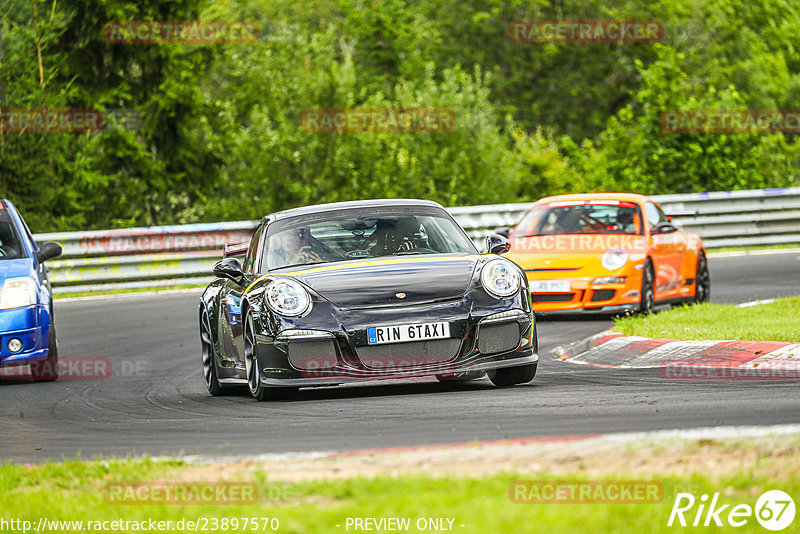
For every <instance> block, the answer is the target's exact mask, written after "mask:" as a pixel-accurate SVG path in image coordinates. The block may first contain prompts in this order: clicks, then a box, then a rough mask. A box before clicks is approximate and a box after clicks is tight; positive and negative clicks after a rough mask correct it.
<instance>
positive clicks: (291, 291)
mask: <svg viewBox="0 0 800 534" xmlns="http://www.w3.org/2000/svg"><path fill="white" fill-rule="evenodd" d="M265 298H266V301H267V305H268V306H269V307H270V308H271V309H272V311H274V312H275V313H278V314H280V315H284V316H286V317H297V316H299V315H303V314H304V313H306V312H307V311H308V310H310V309H311V296H310V295H309V294H308V291H306V288H305V287H303V284H301V283H300V282H297V281H295V280H292V279H290V278H281V279H278V280H275V281H274V282H272V283H271V284H270V285H269V286H268V287H267V291H266V297H265Z"/></svg>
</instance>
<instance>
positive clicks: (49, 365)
mask: <svg viewBox="0 0 800 534" xmlns="http://www.w3.org/2000/svg"><path fill="white" fill-rule="evenodd" d="M51 317H52V316H51ZM47 352H48V355H47V359H46V360H42V361H40V362H33V363H31V377H32V378H33V379H34V380H35V381H36V382H52V381H54V380H57V379H58V339H57V338H56V327H55V326H54V325H53V324H51V325H50V341H49V343H48V351H47Z"/></svg>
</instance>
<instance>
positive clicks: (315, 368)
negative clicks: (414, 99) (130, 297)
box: [200, 200, 539, 400]
mask: <svg viewBox="0 0 800 534" xmlns="http://www.w3.org/2000/svg"><path fill="white" fill-rule="evenodd" d="M508 248H509V245H508V241H507V240H506V239H505V238H504V237H502V236H499V235H496V234H495V235H490V236H489V237H488V238H487V250H488V251H489V253H487V254H480V253H479V252H478V250H477V249H476V248H475V245H474V244H473V243H472V241H471V240H470V239H469V237H468V236H467V235H466V233H465V232H464V230H463V229H462V228H461V227H460V226H459V225H458V224H457V223H456V222H455V221H454V220H453V218H452V217H451V216H450V214H449V213H447V211H445V209H444V208H443V207H442V206H441V205H439V204H437V203H435V202H431V201H423V200H367V201H356V202H340V203H335V204H324V205H319V206H309V207H302V208H296V209H291V210H287V211H282V212H278V213H274V214H272V215H268V216H266V217H265V218H264V220H263V221H262V222H261V223H260V224H259V226H258V228H257V229H256V230H255V233H254V234H253V238H252V240H251V241H250V244H249V246H248V245H244V244H243V245H239V246H234V247H226V250H225V256H226V257H225V258H224V259H223V260H222V261H220V262H219V263H217V264H216V265H215V267H214V274H215V275H216V276H217V278H216V279H215V280H214V281H213V282H211V284H209V286H208V287H207V288H206V290H205V292H204V293H203V297H202V300H201V302H200V339H201V344H202V353H203V370H204V374H205V380H206V385H207V386H208V390H209V392H210V393H211V394H212V395H220V394H223V393H224V392H225V390H226V388H227V387H228V386H230V385H233V384H237V383H241V384H244V383H247V385H248V387H249V389H250V392H251V393H252V395H253V396H254V397H255V398H256V399H258V400H266V399H285V398H290V397H292V396H294V395H295V394H296V393H297V390H298V388H299V387H307V386H329V385H335V384H341V383H345V382H353V381H358V380H375V379H393V378H408V377H414V376H436V377H437V378H438V379H439V380H468V379H473V378H479V377H481V376H483V375H484V374H485V373H486V374H488V375H489V378H490V379H491V380H492V382H493V383H494V384H496V385H498V386H511V385H514V384H521V383H524V382H529V381H531V380H532V379H533V377H534V375H535V374H536V365H537V363H538V361H539V356H538V354H537V348H538V346H537V339H536V326H535V323H534V316H533V312H532V308H531V301H530V299H531V297H530V293H529V292H528V290H527V286H526V284H525V274H524V273H523V271H522V270H521V269H520V268H519V267H518V266H517V265H516V264H514V263H512V262H511V261H509V260H506V259H504V258H501V257H500V256H498V255H497V254H502V253H504V252H506V251H507V250H508ZM235 256H243V259H242V261H241V262H240V260H239V259H238V258H237V257H235Z"/></svg>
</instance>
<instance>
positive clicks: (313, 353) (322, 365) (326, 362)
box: [288, 339, 336, 371]
mask: <svg viewBox="0 0 800 534" xmlns="http://www.w3.org/2000/svg"><path fill="white" fill-rule="evenodd" d="M288 356H289V363H291V364H292V366H293V367H294V368H295V369H300V370H301V371H314V370H318V369H331V368H333V367H336V345H335V342H334V340H332V339H322V340H308V341H301V340H296V341H290V342H289V348H288Z"/></svg>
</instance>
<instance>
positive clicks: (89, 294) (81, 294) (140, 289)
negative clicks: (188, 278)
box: [55, 284, 207, 300]
mask: <svg viewBox="0 0 800 534" xmlns="http://www.w3.org/2000/svg"><path fill="white" fill-rule="evenodd" d="M206 285H207V284H200V285H198V284H183V285H177V286H169V287H136V288H131V289H104V290H102V291H76V292H72V293H57V294H56V295H55V298H56V300H58V299H68V298H74V297H94V296H98V295H121V294H124V293H150V292H153V291H156V292H158V291H170V290H173V289H199V288H203V287H206Z"/></svg>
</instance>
